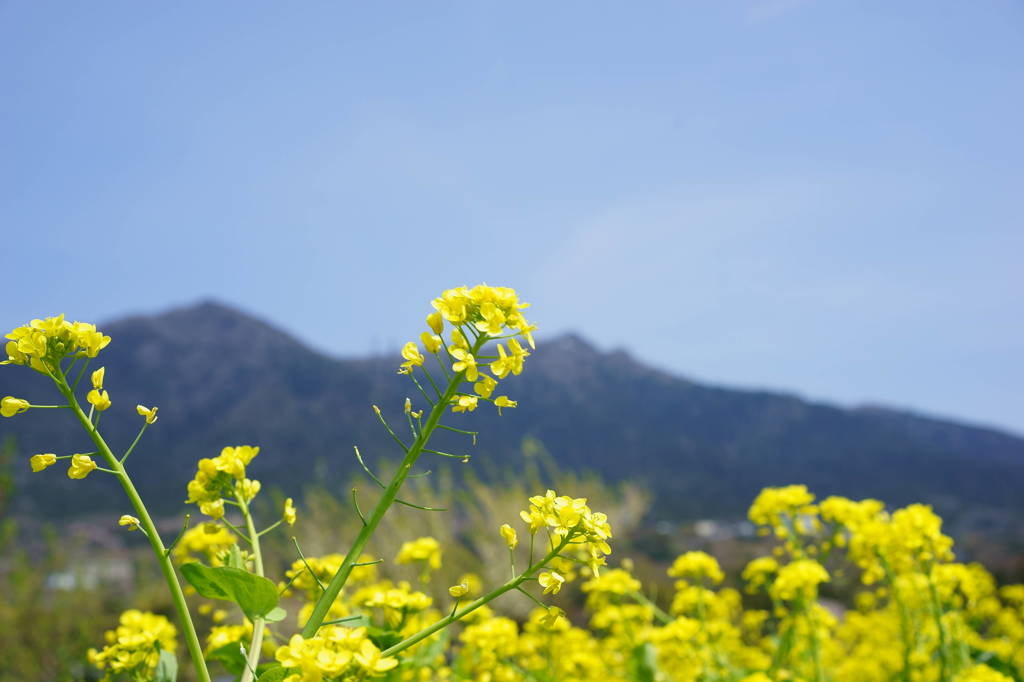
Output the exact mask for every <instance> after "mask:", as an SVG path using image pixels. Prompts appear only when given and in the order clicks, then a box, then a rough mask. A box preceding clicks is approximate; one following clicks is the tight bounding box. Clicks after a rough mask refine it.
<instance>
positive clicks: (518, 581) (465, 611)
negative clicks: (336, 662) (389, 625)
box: [381, 533, 572, 656]
mask: <svg viewBox="0 0 1024 682" xmlns="http://www.w3.org/2000/svg"><path fill="white" fill-rule="evenodd" d="M571 538H572V534H571V533H570V534H568V535H566V536H565V538H564V539H563V540H562V542H561V543H559V544H558V545H557V546H556V547H554V548H552V550H551V551H550V552H548V553H547V555H545V556H544V558H543V559H541V560H540V561H539V562H538V563H536V564H533V565H532V566H530V568H528V569H527V570H526V571H525V572H524V573H523V574H522V575H520V576H518V577H516V578H513V579H512V580H509V581H508V582H507V583H505V584H504V585H502V586H501V587H499V588H497V589H494V590H491V591H490V592H488V593H487V594H485V595H484V596H482V597H480V598H479V599H474V600H473V601H471V602H470V603H469V604H466V605H465V606H463V607H462V608H461V609H459V610H458V611H455V612H454V613H452V614H451V615H450V616H448V617H447V618H442V619H441V620H439V621H437V622H436V623H434V624H433V625H430V626H428V627H426V628H423V629H422V630H420V631H419V632H417V633H416V634H415V635H412V636H411V637H408V638H406V639H403V640H402V641H401V642H399V643H398V644H396V645H394V646H393V647H391V648H389V649H386V650H385V651H384V652H383V653H382V654H381V655H382V656H394V655H396V654H398V653H401V652H402V651H405V650H406V649H408V648H409V647H411V646H414V645H416V644H419V643H420V642H422V641H423V640H424V639H426V638H427V637H430V636H431V635H432V634H434V633H435V632H437V631H438V630H443V629H444V628H446V627H448V626H449V625H451V624H452V623H454V622H455V621H457V620H461V619H462V618H465V617H466V616H468V615H469V614H470V613H472V612H473V611H476V610H477V609H478V608H480V607H481V606H484V605H485V604H487V603H489V602H492V601H494V600H495V599H497V598H498V597H500V596H501V595H503V594H505V593H506V592H508V591H509V590H515V589H517V588H518V587H519V586H520V585H522V584H523V583H524V582H526V581H527V580H529V579H531V578H532V577H533V576H534V574H535V573H537V571H539V570H540V569H542V568H544V566H546V565H547V563H548V562H549V561H551V560H552V559H554V558H555V557H556V556H558V553H559V552H561V551H562V550H563V549H564V548H565V546H566V545H568V544H569V540H570V539H571Z"/></svg>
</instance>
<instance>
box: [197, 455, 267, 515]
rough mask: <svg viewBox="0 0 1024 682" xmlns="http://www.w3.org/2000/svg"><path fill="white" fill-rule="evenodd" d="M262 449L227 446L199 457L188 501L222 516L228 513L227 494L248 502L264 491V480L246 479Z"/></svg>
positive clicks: (203, 509)
mask: <svg viewBox="0 0 1024 682" xmlns="http://www.w3.org/2000/svg"><path fill="white" fill-rule="evenodd" d="M259 452H260V449H259V448H258V447H252V446H250V445H239V446H238V447H227V448H224V449H223V450H221V451H220V454H219V455H217V456H216V457H214V458H212V459H210V458H203V459H201V460H199V466H198V470H197V471H196V475H195V478H194V479H192V480H191V481H189V483H188V499H187V500H185V502H186V503H189V504H192V503H195V504H198V505H199V511H201V512H202V513H203V514H206V515H207V516H209V517H211V518H214V519H220V518H222V517H223V516H224V497H225V495H230V496H232V497H234V496H236V495H237V496H239V497H241V498H242V499H243V500H244V501H246V502H248V501H250V500H252V498H254V497H256V494H257V493H258V492H259V491H260V482H259V481H254V480H252V479H249V478H246V476H245V468H246V466H248V465H249V463H250V462H251V461H252V460H253V458H254V457H255V456H256V455H258V454H259Z"/></svg>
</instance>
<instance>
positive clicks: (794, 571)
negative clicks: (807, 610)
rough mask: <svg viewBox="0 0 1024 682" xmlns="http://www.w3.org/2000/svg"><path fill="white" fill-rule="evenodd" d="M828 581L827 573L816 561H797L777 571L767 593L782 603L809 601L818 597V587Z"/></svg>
mask: <svg viewBox="0 0 1024 682" xmlns="http://www.w3.org/2000/svg"><path fill="white" fill-rule="evenodd" d="M828 580H829V575H828V571H826V570H825V567H824V566H822V565H821V564H819V563H818V562H817V561H811V560H810V559H798V560H796V561H793V562H792V563H788V564H786V565H785V566H783V567H782V568H781V569H780V570H779V573H778V575H777V576H776V578H775V582H773V583H772V586H771V589H770V590H769V592H770V593H771V595H772V596H773V597H774V598H776V599H780V600H782V601H791V600H793V599H804V600H808V601H809V600H812V599H814V598H815V597H817V596H818V585H820V584H821V583H824V582H828Z"/></svg>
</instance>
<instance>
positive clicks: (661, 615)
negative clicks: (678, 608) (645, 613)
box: [630, 591, 672, 625]
mask: <svg viewBox="0 0 1024 682" xmlns="http://www.w3.org/2000/svg"><path fill="white" fill-rule="evenodd" d="M630 596H631V597H633V599H635V600H636V601H637V602H638V603H640V604H643V605H644V606H648V607H650V609H651V611H652V612H653V613H654V617H655V618H657V619H658V620H659V621H661V622H662V623H663V624H665V625H668V624H669V623H671V622H672V616H670V615H669V614H667V613H666V612H665V611H663V610H662V609H661V607H659V606H658V605H657V604H655V603H654V602H653V601H651V600H650V599H648V598H647V596H646V595H644V594H643V593H642V592H640V591H637V592H633V593H631V594H630Z"/></svg>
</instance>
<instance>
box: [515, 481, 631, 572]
mask: <svg viewBox="0 0 1024 682" xmlns="http://www.w3.org/2000/svg"><path fill="white" fill-rule="evenodd" d="M519 516H520V518H522V520H523V521H525V522H526V523H527V524H529V526H530V534H531V535H536V534H537V532H538V531H540V530H541V529H546V530H547V531H548V533H549V534H551V535H552V536H553V538H552V542H553V543H558V542H560V541H561V539H567V540H568V543H569V545H570V547H571V548H573V549H576V550H579V551H581V553H582V554H584V561H585V563H587V565H589V566H590V568H591V570H592V571H593V572H594V573H597V572H598V567H599V566H603V565H604V563H605V555H607V554H611V552H612V549H611V547H610V546H609V545H608V540H609V538H611V536H612V529H611V526H610V525H609V524H608V517H607V516H605V515H604V514H602V513H601V512H592V511H591V510H590V507H588V506H587V500H586V498H584V497H577V498H572V497H567V496H564V495H562V496H559V495H557V494H556V493H555V491H554V490H548V491H547V492H546V493H545V494H544V495H535V496H533V497H531V498H530V508H529V510H526V511H521V512H519Z"/></svg>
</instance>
